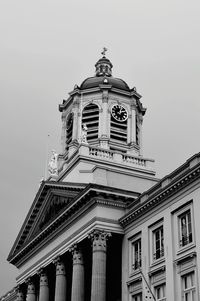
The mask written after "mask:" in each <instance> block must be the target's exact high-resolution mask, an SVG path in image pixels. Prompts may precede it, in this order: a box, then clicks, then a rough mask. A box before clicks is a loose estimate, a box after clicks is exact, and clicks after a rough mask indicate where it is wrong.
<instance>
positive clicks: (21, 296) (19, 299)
mask: <svg viewBox="0 0 200 301" xmlns="http://www.w3.org/2000/svg"><path fill="white" fill-rule="evenodd" d="M15 291H16V293H17V301H23V300H24V293H23V290H22V287H21V285H17V286H16V288H15Z"/></svg>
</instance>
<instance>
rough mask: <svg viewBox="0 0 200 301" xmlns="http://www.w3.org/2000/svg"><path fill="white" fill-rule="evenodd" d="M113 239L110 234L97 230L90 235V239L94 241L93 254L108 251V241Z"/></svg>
mask: <svg viewBox="0 0 200 301" xmlns="http://www.w3.org/2000/svg"><path fill="white" fill-rule="evenodd" d="M109 237H111V233H110V232H106V231H104V230H99V229H95V230H93V231H92V232H91V233H90V234H89V235H88V238H89V239H91V240H92V243H93V252H95V251H106V241H107V240H108V238H109Z"/></svg>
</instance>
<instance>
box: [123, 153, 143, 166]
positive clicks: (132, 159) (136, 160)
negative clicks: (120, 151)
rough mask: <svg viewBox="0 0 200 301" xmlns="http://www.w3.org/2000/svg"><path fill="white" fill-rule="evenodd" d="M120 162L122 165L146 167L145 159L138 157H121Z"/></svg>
mask: <svg viewBox="0 0 200 301" xmlns="http://www.w3.org/2000/svg"><path fill="white" fill-rule="evenodd" d="M122 161H123V163H128V164H134V165H140V166H144V167H146V163H147V162H146V161H147V159H144V158H140V157H135V156H131V155H122Z"/></svg>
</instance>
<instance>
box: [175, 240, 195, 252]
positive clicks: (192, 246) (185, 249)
mask: <svg viewBox="0 0 200 301" xmlns="http://www.w3.org/2000/svg"><path fill="white" fill-rule="evenodd" d="M195 247H196V245H195V243H193V242H191V243H190V244H188V245H186V246H184V247H181V249H179V250H178V251H177V255H180V254H182V253H184V252H186V251H188V250H191V249H193V248H195Z"/></svg>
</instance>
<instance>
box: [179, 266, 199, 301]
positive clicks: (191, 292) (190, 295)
mask: <svg viewBox="0 0 200 301" xmlns="http://www.w3.org/2000/svg"><path fill="white" fill-rule="evenodd" d="M182 290H183V300H184V301H195V300H196V299H195V296H196V292H195V284H194V272H192V273H189V274H186V275H184V276H182Z"/></svg>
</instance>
